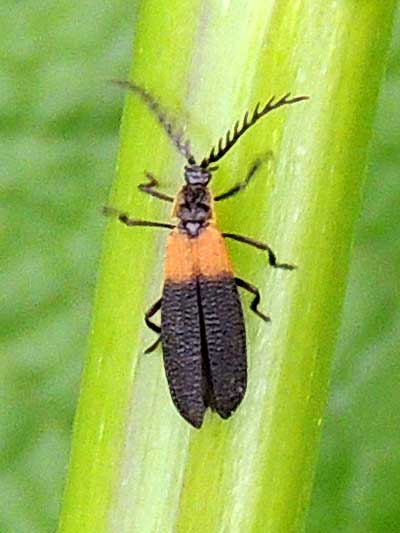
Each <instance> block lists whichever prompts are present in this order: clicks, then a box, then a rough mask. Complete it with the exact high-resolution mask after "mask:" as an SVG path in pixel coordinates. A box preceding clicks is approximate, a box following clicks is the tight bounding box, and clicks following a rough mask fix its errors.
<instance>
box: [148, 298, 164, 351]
mask: <svg viewBox="0 0 400 533" xmlns="http://www.w3.org/2000/svg"><path fill="white" fill-rule="evenodd" d="M161 302H162V298H160V299H159V300H157V301H156V303H155V304H153V305H152V306H151V307H150V309H149V310H148V311H146V313H145V315H144V321H145V322H146V326H147V327H148V328H149V329H151V330H152V331H154V332H155V333H158V339H157V340H156V341H155V342H154V343H153V344H152V345H151V346H149V347H148V348H146V350H145V351H144V353H145V354H148V353H151V352H154V350H155V349H156V348H157V346H158V345H159V344H160V342H161V328H160V326H159V325H158V324H155V323H154V322H153V321H152V320H150V319H151V317H153V316H154V315H155V314H156V313H157V312H158V311H159V310H160V309H161Z"/></svg>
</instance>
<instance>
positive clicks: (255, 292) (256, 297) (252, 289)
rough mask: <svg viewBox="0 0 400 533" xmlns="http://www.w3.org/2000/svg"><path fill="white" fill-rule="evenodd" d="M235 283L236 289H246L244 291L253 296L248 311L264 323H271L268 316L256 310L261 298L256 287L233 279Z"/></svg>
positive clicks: (238, 279)
mask: <svg viewBox="0 0 400 533" xmlns="http://www.w3.org/2000/svg"><path fill="white" fill-rule="evenodd" d="M235 283H236V285H237V287H241V288H242V289H246V291H248V292H250V293H251V294H252V295H253V296H254V298H253V301H252V302H251V304H250V309H251V310H252V311H253V313H255V314H256V315H257V316H259V317H260V318H261V319H262V320H264V322H271V319H270V317H269V316H267V315H264V313H262V312H261V311H259V310H258V304H259V303H260V300H261V296H260V291H259V290H258V289H257V287H255V286H254V285H252V284H251V283H248V282H247V281H244V280H243V279H241V278H235Z"/></svg>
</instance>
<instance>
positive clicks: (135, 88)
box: [112, 80, 196, 165]
mask: <svg viewBox="0 0 400 533" xmlns="http://www.w3.org/2000/svg"><path fill="white" fill-rule="evenodd" d="M112 83H114V84H115V85H119V86H120V87H123V88H125V89H129V90H130V91H132V92H134V93H135V94H137V95H139V96H140V98H141V99H142V100H143V102H144V103H145V104H146V105H147V107H148V109H149V110H150V111H151V112H152V113H153V115H154V116H155V117H156V119H157V120H158V122H159V123H160V125H161V126H162V127H163V129H164V131H165V132H166V134H167V135H168V137H169V138H170V139H171V141H172V143H173V144H174V145H175V146H176V148H177V149H178V151H179V153H180V154H182V155H183V157H185V158H186V160H187V162H188V163H189V164H190V165H194V164H196V161H195V159H194V157H193V154H192V152H191V150H190V141H189V140H187V139H184V137H183V130H182V129H177V130H175V126H174V124H172V122H170V120H169V119H168V116H167V113H166V111H165V110H164V109H163V108H162V107H161V106H160V104H159V103H158V102H157V100H156V99H155V98H154V97H153V96H152V95H151V94H150V93H149V92H148V91H146V89H144V88H143V87H141V86H140V85H138V84H137V83H134V82H132V81H125V80H112Z"/></svg>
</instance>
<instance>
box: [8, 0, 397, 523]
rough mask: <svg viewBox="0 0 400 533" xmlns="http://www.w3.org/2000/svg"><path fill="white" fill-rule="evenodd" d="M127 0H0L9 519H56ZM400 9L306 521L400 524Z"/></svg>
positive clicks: (112, 148)
mask: <svg viewBox="0 0 400 533" xmlns="http://www.w3.org/2000/svg"><path fill="white" fill-rule="evenodd" d="M134 5H135V2H134V0H131V2H127V1H126V0H114V2H112V3H111V2H106V1H104V0H97V1H96V2H94V1H93V0H88V1H87V2H85V3H78V2H77V1H76V0H74V1H70V2H66V1H59V2H49V1H46V0H43V1H42V2H40V3H37V2H33V1H24V2H15V0H14V1H6V0H3V2H2V4H1V7H0V29H1V35H2V44H1V48H0V53H1V70H0V87H1V90H0V113H1V121H0V124H1V126H0V127H1V138H0V143H1V144H0V146H1V156H2V157H1V160H2V172H1V174H2V180H1V184H2V197H3V199H4V205H3V207H2V210H1V212H0V215H1V230H2V231H1V237H2V246H3V252H2V263H3V265H2V266H3V268H2V273H1V287H0V294H1V310H0V313H1V334H2V347H3V352H2V357H1V359H0V361H1V363H0V364H1V369H0V379H1V384H0V395H1V409H0V450H1V455H0V468H1V471H0V532H1V533H8V532H13V533H14V532H17V533H20V532H30V533H34V532H40V533H42V532H50V531H54V529H55V528H56V526H57V519H58V513H59V509H60V501H61V495H62V489H63V481H64V477H65V473H66V466H67V461H68V453H69V445H70V438H71V425H72V420H73V415H74V408H75V404H76V400H77V395H78V390H79V378H80V372H81V368H82V361H83V357H84V354H85V348H86V340H87V335H88V331H89V327H90V316H91V305H92V302H93V298H94V289H95V284H96V275H97V268H98V260H99V256H100V250H101V240H102V233H103V228H104V220H103V219H102V217H101V216H100V214H99V210H98V208H99V207H100V206H101V205H103V204H104V203H105V202H106V201H107V196H108V191H109V188H110V185H111V180H112V177H113V172H114V166H115V160H116V151H117V144H118V128H119V120H120V114H121V108H122V100H123V98H122V95H121V93H120V91H118V90H116V89H115V88H114V87H112V86H111V85H109V84H107V82H106V80H108V79H110V78H126V76H127V72H128V68H129V65H130V62H131V57H130V54H131V43H132V36H133V26H134ZM399 30H400V20H399V17H398V20H397V23H396V26H395V28H394V34H393V35H394V37H393V42H392V47H391V53H390V56H389V62H388V69H387V74H386V79H385V82H384V84H383V87H382V91H381V96H380V102H379V108H378V114H377V118H376V127H375V129H374V138H373V140H372V144H371V155H370V162H369V165H368V169H367V179H366V188H365V200H364V205H363V210H362V213H361V216H360V220H359V222H358V225H357V228H356V235H355V244H354V252H353V258H352V265H351V271H350V278H349V287H348V291H347V298H346V304H345V309H344V315H343V324H342V328H341V332H340V338H339V342H338V348H337V353H336V358H335V364H334V370H333V377H332V388H331V396H330V401H329V405H328V410H327V416H326V419H325V425H324V430H323V436H322V445H321V454H320V459H319V463H318V469H317V474H316V483H315V489H314V493H313V498H312V506H311V511H310V515H309V520H308V527H307V532H309V533H313V532H321V531H324V532H338V531H341V532H358V531H360V532H361V531H362V532H375V531H379V532H380V531H382V532H390V531H400V504H399V502H400V459H399V449H400V431H399V428H400V409H399V407H398V406H399V405H400V387H399V384H398V381H399V374H398V367H399V365H398V363H397V360H398V351H399V349H398V347H399V346H400V307H399V305H398V301H399V298H400V282H399V270H400V269H399V264H400V236H399V229H398V228H399V222H400V179H399V173H398V169H399V167H400V142H399V140H400V139H399V137H400V128H399V124H400V106H399V99H400V85H399V81H400V34H399Z"/></svg>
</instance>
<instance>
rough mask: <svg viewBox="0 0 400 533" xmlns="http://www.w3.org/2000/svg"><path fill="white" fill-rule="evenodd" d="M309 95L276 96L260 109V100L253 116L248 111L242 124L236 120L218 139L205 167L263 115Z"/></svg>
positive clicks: (219, 157)
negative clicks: (276, 98)
mask: <svg viewBox="0 0 400 533" xmlns="http://www.w3.org/2000/svg"><path fill="white" fill-rule="evenodd" d="M308 98H309V97H308V96H295V97H294V98H290V93H287V94H285V95H284V96H282V98H280V99H279V100H278V101H275V96H273V97H272V98H270V99H269V100H268V102H267V103H266V104H265V106H264V107H263V108H262V109H260V102H258V104H257V105H256V107H255V109H254V111H253V114H252V116H251V118H249V112H248V111H247V112H246V113H245V115H244V118H243V122H242V125H240V121H239V120H238V121H236V123H235V125H234V126H233V129H231V130H228V131H227V133H226V135H225V137H221V138H220V139H219V141H218V146H217V147H215V146H214V147H213V148H212V150H211V152H210V154H209V156H208V157H205V158H204V159H203V161H202V162H201V166H202V167H203V168H207V167H208V166H209V165H211V164H212V163H215V162H216V161H219V160H220V159H222V158H223V157H224V155H225V154H226V153H228V152H229V150H230V149H231V148H232V146H233V145H234V144H235V143H236V142H237V141H238V140H239V139H240V137H241V136H242V135H243V134H244V133H245V132H246V131H247V130H248V129H249V128H251V126H253V125H254V124H255V123H256V122H257V121H258V120H259V119H260V118H261V117H264V116H265V115H267V114H268V113H269V112H270V111H273V110H274V109H277V108H278V107H282V106H284V105H288V104H295V103H296V102H301V101H302V100H308Z"/></svg>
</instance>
